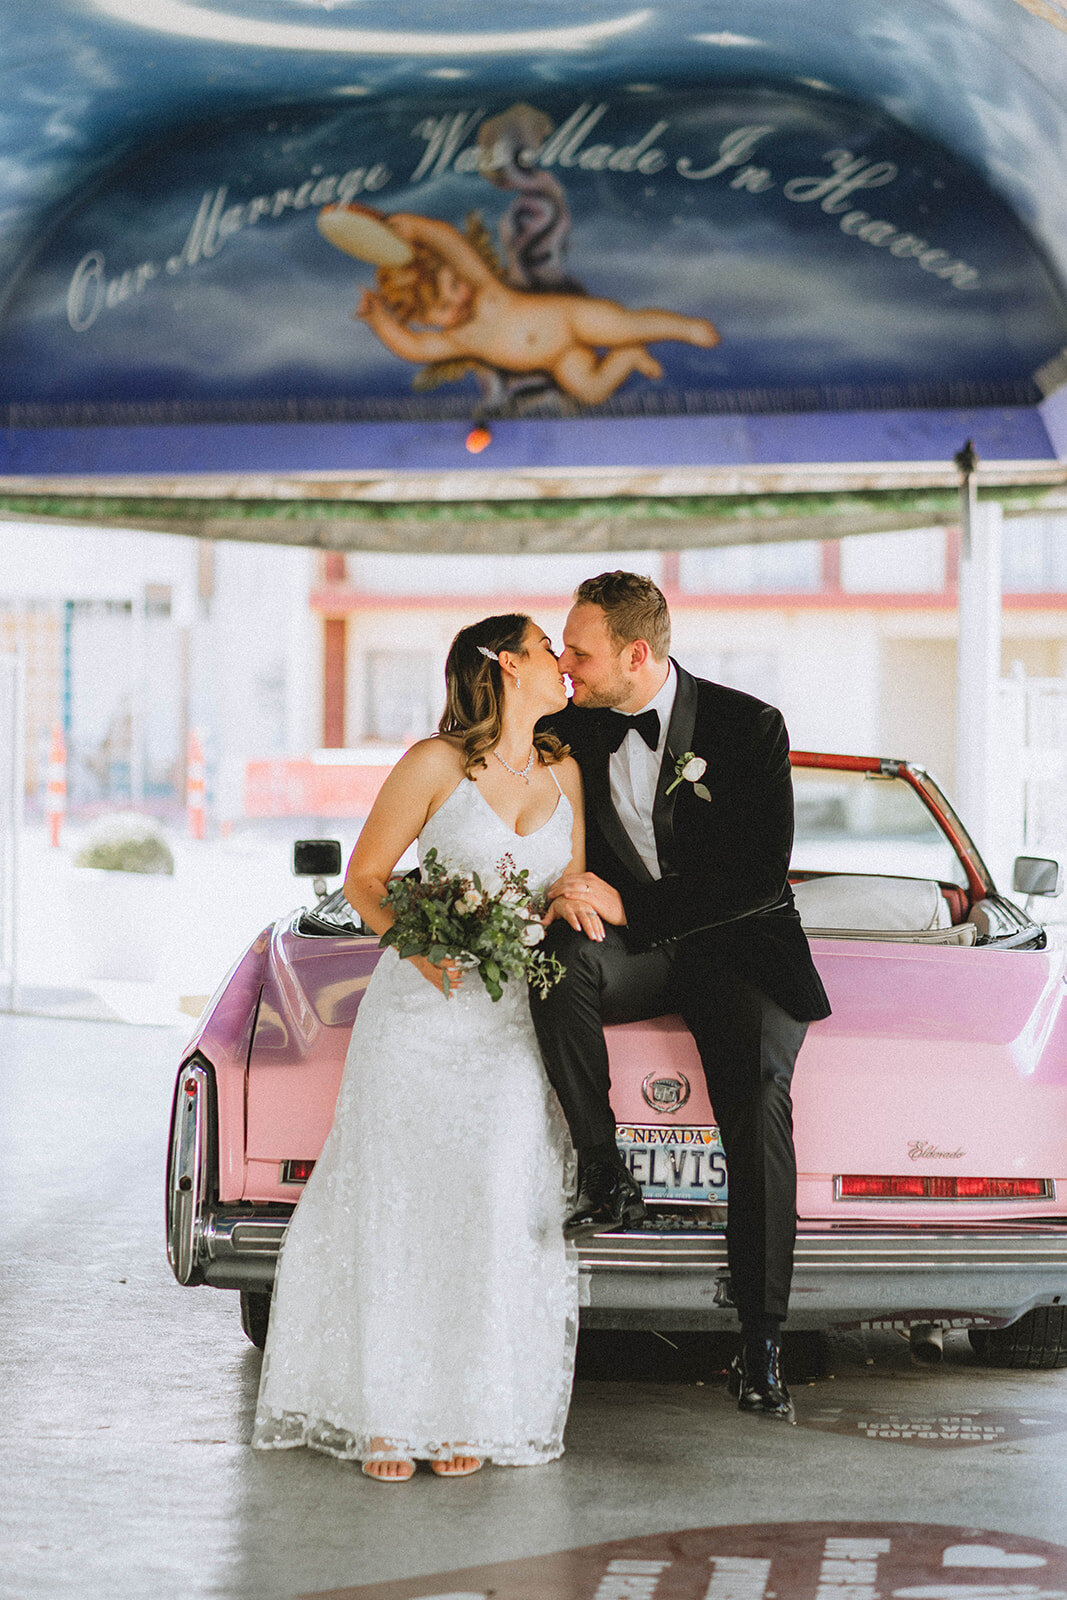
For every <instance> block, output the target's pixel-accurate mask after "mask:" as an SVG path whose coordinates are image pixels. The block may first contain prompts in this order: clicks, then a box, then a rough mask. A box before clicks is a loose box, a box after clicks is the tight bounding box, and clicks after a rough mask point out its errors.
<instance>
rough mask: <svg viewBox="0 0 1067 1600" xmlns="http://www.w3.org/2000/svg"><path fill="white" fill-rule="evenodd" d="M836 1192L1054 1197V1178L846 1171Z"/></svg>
mask: <svg viewBox="0 0 1067 1600" xmlns="http://www.w3.org/2000/svg"><path fill="white" fill-rule="evenodd" d="M834 1193H835V1195H836V1196H837V1198H838V1199H839V1200H843V1199H845V1198H846V1197H853V1198H856V1199H866V1200H1051V1199H1052V1197H1053V1196H1054V1194H1055V1189H1054V1187H1053V1184H1052V1180H1051V1178H940V1177H938V1178H921V1177H918V1176H917V1175H914V1174H911V1173H905V1174H902V1175H900V1176H896V1177H880V1176H866V1175H864V1176H861V1175H859V1174H857V1173H846V1174H845V1175H844V1176H842V1177H838V1178H835V1179H834Z"/></svg>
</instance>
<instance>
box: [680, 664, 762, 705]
mask: <svg viewBox="0 0 1067 1600" xmlns="http://www.w3.org/2000/svg"><path fill="white" fill-rule="evenodd" d="M682 665H683V666H684V667H688V669H689V671H690V672H693V673H695V674H696V676H697V677H698V678H710V679H711V681H712V683H724V684H726V686H727V688H728V689H742V690H744V692H745V694H754V695H755V696H756V698H757V700H767V701H769V703H770V704H771V705H772V706H774V705H777V704H778V694H779V687H778V656H777V653H776V652H775V651H774V650H695V651H689V652H686V653H685V656H684V659H683V660H682Z"/></svg>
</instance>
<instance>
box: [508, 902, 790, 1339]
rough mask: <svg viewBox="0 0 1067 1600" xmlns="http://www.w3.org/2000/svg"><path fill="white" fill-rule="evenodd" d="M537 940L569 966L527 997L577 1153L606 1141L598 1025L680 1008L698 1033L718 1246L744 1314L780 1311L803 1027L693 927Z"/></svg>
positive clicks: (785, 1294) (785, 1284)
mask: <svg viewBox="0 0 1067 1600" xmlns="http://www.w3.org/2000/svg"><path fill="white" fill-rule="evenodd" d="M545 948H546V949H548V950H554V951H555V953H556V954H557V955H558V956H559V958H560V960H561V961H562V963H563V965H564V966H565V968H566V973H565V976H564V978H563V980H562V981H561V982H560V983H559V984H558V985H557V986H556V987H555V988H553V989H551V990H550V991H549V993H548V995H547V996H546V997H545V999H543V1000H542V999H540V998H539V997H536V996H534V997H532V998H531V1008H532V1011H533V1019H534V1026H535V1028H536V1029H537V1037H538V1040H539V1042H540V1046H541V1053H542V1055H543V1057H544V1061H545V1067H546V1070H547V1072H548V1076H549V1078H550V1080H551V1082H552V1085H553V1087H554V1088H555V1090H556V1093H557V1095H558V1096H559V1100H560V1104H561V1106H562V1107H563V1112H564V1115H565V1116H566V1118H567V1122H568V1125H569V1127H570V1130H571V1136H572V1138H573V1139H574V1142H575V1145H576V1146H577V1148H578V1150H579V1153H581V1152H582V1151H583V1150H584V1149H588V1148H589V1147H591V1146H595V1145H603V1144H606V1143H610V1142H612V1141H613V1140H614V1137H615V1118H614V1116H613V1115H612V1111H611V1106H610V1103H609V1099H608V1094H609V1087H610V1082H609V1073H608V1052H607V1046H606V1044H605V1041H604V1024H605V1023H613V1022H637V1021H639V1020H642V1019H644V1018H646V1017H657V1016H662V1015H664V1014H666V1013H672V1012H677V1013H678V1014H679V1015H680V1016H681V1017H682V1018H683V1020H684V1022H685V1024H686V1026H687V1027H688V1028H689V1030H690V1032H691V1033H692V1035H693V1038H694V1040H695V1042H696V1046H697V1049H698V1051H699V1052H700V1059H701V1062H702V1063H703V1067H704V1074H705V1077H706V1078H707V1084H708V1096H709V1098H710V1100H711V1104H712V1107H713V1109H714V1112H715V1117H716V1120H717V1122H718V1124H719V1128H720V1131H721V1134H722V1142H723V1149H724V1151H725V1154H726V1165H727V1170H728V1177H729V1209H728V1212H727V1224H726V1249H727V1259H728V1263H729V1270H730V1282H731V1286H732V1294H733V1300H734V1303H735V1305H736V1306H737V1311H738V1315H739V1317H740V1319H741V1321H742V1322H751V1321H754V1320H755V1319H757V1318H759V1317H761V1316H768V1315H769V1316H775V1317H784V1316H785V1314H786V1310H787V1307H788V1303H789V1285H790V1279H791V1277H792V1270H793V1247H794V1243H795V1238H796V1157H795V1155H794V1150H793V1106H792V1100H791V1098H790V1082H791V1079H792V1075H793V1064H794V1062H795V1060H796V1055H797V1051H798V1050H799V1049H800V1046H801V1044H802V1043H803V1040H804V1035H805V1033H806V1032H807V1023H806V1022H797V1021H796V1020H795V1019H794V1018H793V1017H791V1016H790V1015H789V1013H788V1012H787V1011H784V1010H783V1009H782V1007H781V1006H780V1005H778V1003H777V1002H776V1001H775V1000H772V999H771V998H770V996H769V995H767V994H765V993H764V992H763V991H762V990H761V989H760V988H758V987H757V986H756V985H755V984H754V983H752V982H751V981H750V980H749V979H748V978H746V977H745V976H743V975H742V974H740V973H738V972H737V971H735V970H731V969H730V968H729V967H727V966H725V965H724V964H723V963H722V962H721V961H716V960H715V959H714V956H713V955H712V957H711V959H709V954H710V952H709V950H708V948H707V941H706V940H705V939H702V938H701V936H700V935H699V934H693V935H690V936H689V937H688V938H685V939H679V940H675V941H673V942H670V943H667V944H664V945H660V946H657V947H656V948H654V949H651V950H641V951H634V950H632V949H630V948H629V947H628V945H627V943H626V941H625V939H624V937H623V935H622V934H621V933H620V932H619V930H618V929H616V928H612V927H608V928H606V929H605V938H604V941H603V943H598V942H596V941H594V940H592V939H587V938H586V937H585V935H584V934H579V933H575V931H574V930H573V929H572V928H571V927H569V926H568V924H567V923H565V922H557V923H554V924H553V925H552V927H551V928H550V929H549V932H548V938H547V940H546V945H545Z"/></svg>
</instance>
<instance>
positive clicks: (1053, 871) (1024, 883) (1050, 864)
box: [1011, 856, 1063, 899]
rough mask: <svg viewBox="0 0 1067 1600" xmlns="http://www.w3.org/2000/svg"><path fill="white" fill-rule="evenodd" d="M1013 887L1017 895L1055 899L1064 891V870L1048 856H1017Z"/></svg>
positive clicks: (1012, 881)
mask: <svg viewBox="0 0 1067 1600" xmlns="http://www.w3.org/2000/svg"><path fill="white" fill-rule="evenodd" d="M1011 886H1012V888H1013V889H1014V890H1015V893H1016V894H1040V895H1047V896H1048V898H1049V899H1053V898H1054V897H1055V896H1056V895H1058V894H1060V893H1061V892H1062V890H1063V868H1062V867H1061V866H1060V863H1059V862H1058V861H1053V860H1052V859H1051V858H1049V857H1046V856H1016V857H1015V870H1014V872H1013V874H1012V880H1011Z"/></svg>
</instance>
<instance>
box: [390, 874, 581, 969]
mask: <svg viewBox="0 0 1067 1600" xmlns="http://www.w3.org/2000/svg"><path fill="white" fill-rule="evenodd" d="M422 870H423V873H424V877H423V878H422V879H421V880H420V879H418V878H394V879H393V881H392V882H391V883H390V885H389V892H388V894H387V895H386V897H385V899H384V900H383V901H382V905H383V906H389V907H390V909H391V910H392V912H393V915H394V917H395V919H396V920H395V921H394V923H393V925H392V927H391V928H387V929H386V931H385V933H383V934H382V936H381V938H380V939H379V941H378V942H379V944H381V945H383V946H385V945H393V946H394V947H395V949H396V952H397V954H398V955H399V956H401V957H404V958H407V957H408V956H425V957H426V959H427V961H433V962H434V963H437V962H440V961H444V960H445V959H446V958H449V957H451V958H453V959H456V960H458V961H459V962H461V963H462V965H464V966H469V967H470V968H471V969H472V970H473V969H474V968H475V967H477V969H478V976H479V977H480V978H481V980H482V982H483V983H484V984H485V987H486V988H487V989H488V991H489V997H490V999H491V1000H499V999H500V996H501V995H502V994H503V992H504V991H503V985H504V984H505V983H506V982H507V980H508V978H511V977H522V978H525V980H526V982H527V983H528V984H529V985H530V987H531V988H533V989H536V990H537V992H538V994H540V995H541V996H542V997H543V996H544V995H546V994H547V993H548V991H549V989H551V988H552V985H553V984H555V983H558V982H559V980H560V978H562V976H563V967H562V966H561V965H560V963H559V961H558V960H557V959H556V957H555V956H550V955H546V954H545V952H544V951H543V950H539V949H538V948H537V947H538V945H539V944H540V943H541V940H542V939H543V938H544V936H545V930H544V928H543V926H542V924H541V916H542V914H543V912H544V909H545V908H544V906H543V905H542V904H541V902H540V901H539V900H538V899H537V898H536V897H535V896H534V894H533V893H532V892H531V890H530V886H529V882H528V879H529V872H528V871H527V869H526V868H525V867H524V868H523V870H522V871H521V872H518V871H516V869H515V863H514V861H513V860H512V858H511V856H504V857H503V858H502V859H501V860H500V861H498V862H497V870H496V872H493V873H488V874H485V875H483V876H481V877H479V875H478V873H476V872H472V873H470V874H459V873H449V872H448V871H446V869H445V867H444V865H443V864H442V862H441V861H439V860H438V857H437V851H436V850H428V851H427V852H426V856H425V859H424V861H423V863H422ZM448 987H449V985H448V975H447V973H446V974H445V981H444V988H445V993H446V994H447V993H448Z"/></svg>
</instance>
